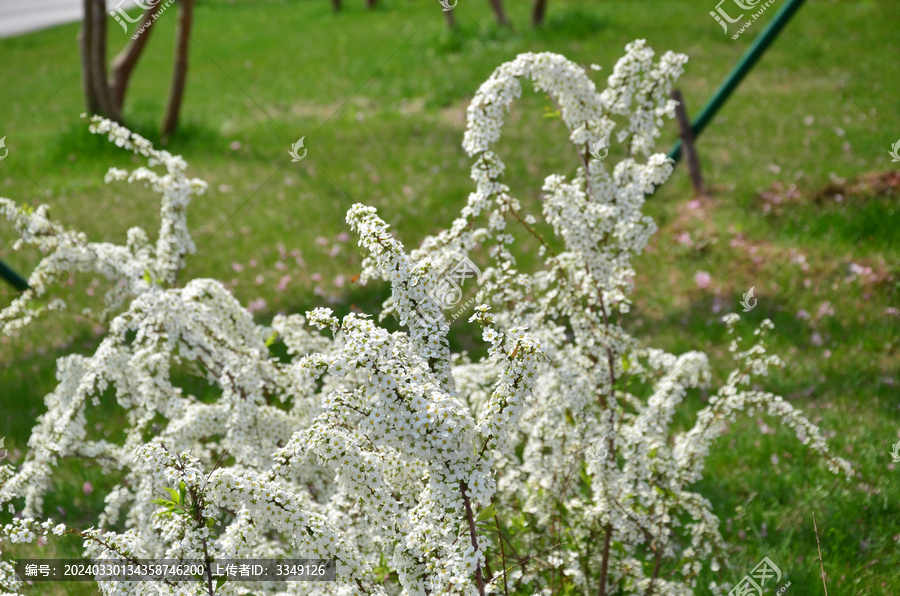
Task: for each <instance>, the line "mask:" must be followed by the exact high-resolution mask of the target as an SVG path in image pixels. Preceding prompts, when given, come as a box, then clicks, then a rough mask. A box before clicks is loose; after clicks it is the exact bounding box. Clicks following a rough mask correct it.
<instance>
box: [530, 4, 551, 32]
mask: <svg viewBox="0 0 900 596" xmlns="http://www.w3.org/2000/svg"><path fill="white" fill-rule="evenodd" d="M546 12H547V0H535V2H534V12H532V13H531V24H532V25H533V26H535V27H540V26H541V25H543V24H544V14H545V13H546Z"/></svg>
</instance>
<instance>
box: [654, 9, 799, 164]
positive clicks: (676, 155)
mask: <svg viewBox="0 0 900 596" xmlns="http://www.w3.org/2000/svg"><path fill="white" fill-rule="evenodd" d="M802 5H803V0H788V3H787V4H785V5H784V7H782V9H781V10H780V11H778V14H776V15H775V18H774V19H772V22H770V23H769V24H768V25H767V26H766V28H765V29H764V30H763V32H762V33H761V34H760V36H759V37H757V38H756V41H754V42H753V45H752V46H750V49H748V50H747V52H746V53H745V54H744V55H743V56H742V57H741V60H740V62H738V63H737V65H736V66H735V67H734V69H733V70H732V71H731V74H729V75H728V78H727V79H725V82H724V83H722V86H721V87H719V89H718V91H716V92H715V94H714V95H713V96H712V99H710V100H709V101H708V102H707V103H706V105H705V106H703V109H702V110H701V111H700V114H699V115H698V116H697V119H696V120H695V121H694V124H693V125H692V128H693V131H694V139H695V140H696V139H697V137H699V136H700V133H702V132H703V129H704V128H706V125H707V124H709V122H710V121H711V120H712V119H713V118H714V117H715V115H716V113H717V112H718V111H719V109H720V108H721V107H722V106H723V105H725V102H726V101H728V98H729V96H731V93H732V92H733V91H734V90H735V89H736V88H737V86H738V85H740V84H741V81H742V80H744V77H745V76H747V73H748V72H750V70H751V69H752V68H753V66H754V65H755V64H756V62H757V60H759V59H760V58H761V57H762V55H763V54H764V53H765V52H766V50H767V49H769V46H770V45H772V42H773V41H775V38H776V37H778V34H779V33H781V30H782V29H784V26H785V25H787V24H788V21H790V20H791V17H792V16H794V13H795V12H797V11H798V10H800V6H802ZM669 157H671V158H672V159H674V160H675V161H676V162H677V161H678V160H679V159H681V140H680V139H679V140H678V142H676V143H675V145H674V146H673V147H672V150H671V151H669Z"/></svg>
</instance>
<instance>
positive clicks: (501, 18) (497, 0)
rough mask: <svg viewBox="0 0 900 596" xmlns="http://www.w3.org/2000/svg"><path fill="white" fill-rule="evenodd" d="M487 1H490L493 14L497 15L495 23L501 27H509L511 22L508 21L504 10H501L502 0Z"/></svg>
mask: <svg viewBox="0 0 900 596" xmlns="http://www.w3.org/2000/svg"><path fill="white" fill-rule="evenodd" d="M488 2H490V4H491V8H492V9H493V10H494V14H495V15H497V23H499V24H500V26H501V27H511V26H512V23H510V22H509V19H508V18H507V16H506V12H505V11H504V10H503V0H488Z"/></svg>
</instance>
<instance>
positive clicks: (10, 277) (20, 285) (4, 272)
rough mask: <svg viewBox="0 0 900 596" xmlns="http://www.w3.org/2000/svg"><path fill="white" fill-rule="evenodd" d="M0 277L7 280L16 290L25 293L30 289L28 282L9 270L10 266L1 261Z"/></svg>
mask: <svg viewBox="0 0 900 596" xmlns="http://www.w3.org/2000/svg"><path fill="white" fill-rule="evenodd" d="M0 277H2V278H3V279H5V280H6V281H8V282H9V283H10V285H12V286H13V287H14V288H15V289H17V290H19V291H20V292H24V291H25V290H27V289H28V287H29V286H28V282H27V281H25V279H24V278H23V277H22V276H21V275H19V274H18V273H16V272H15V271H13V270H12V269H10V268H9V265H7V264H6V263H4V262H3V261H2V260H0Z"/></svg>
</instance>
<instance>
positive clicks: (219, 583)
mask: <svg viewBox="0 0 900 596" xmlns="http://www.w3.org/2000/svg"><path fill="white" fill-rule="evenodd" d="M226 581H227V580H226V578H225V577H224V576H222V577H220V578H219V579H217V580H216V592H218V591H219V588H221V587H222V584H224V583H225V582H226Z"/></svg>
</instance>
